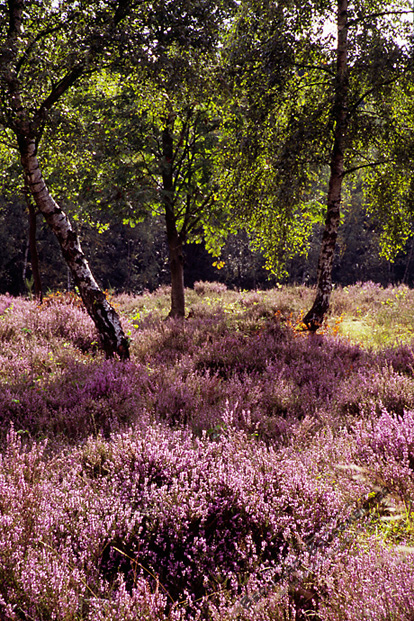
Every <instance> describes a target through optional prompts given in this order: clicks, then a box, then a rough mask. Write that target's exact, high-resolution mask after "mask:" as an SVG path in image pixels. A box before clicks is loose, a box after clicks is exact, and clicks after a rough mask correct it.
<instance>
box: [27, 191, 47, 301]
mask: <svg viewBox="0 0 414 621" xmlns="http://www.w3.org/2000/svg"><path fill="white" fill-rule="evenodd" d="M25 195H26V204H27V209H28V211H29V249H30V265H31V267H32V275H33V284H34V293H35V297H36V299H37V300H39V302H42V299H43V291H42V280H41V278H40V271H39V255H38V253H37V242H36V229H37V226H36V225H37V222H36V219H37V213H36V208H35V206H34V205H33V202H32V200H31V196H30V194H29V188H28V187H27V185H26V191H25Z"/></svg>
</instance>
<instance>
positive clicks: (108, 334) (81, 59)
mask: <svg viewBox="0 0 414 621" xmlns="http://www.w3.org/2000/svg"><path fill="white" fill-rule="evenodd" d="M124 5H125V3H122V2H119V3H117V5H116V6H115V7H114V8H112V7H111V9H112V10H110V9H109V8H108V7H107V11H106V12H103V13H102V12H99V11H97V8H98V6H99V3H97V5H96V7H94V8H95V11H93V10H92V11H90V12H89V15H86V17H89V20H90V19H91V17H92V18H93V17H95V19H97V20H98V21H100V22H101V26H102V25H103V26H105V27H106V28H109V27H110V28H115V27H116V26H117V24H118V23H119V21H120V20H121V19H122V17H123V16H124V8H125V6H124ZM89 20H88V19H85V13H82V11H81V8H79V7H78V6H77V5H74V6H73V7H72V8H69V9H66V8H65V6H64V3H59V4H57V3H54V2H48V1H46V0H45V1H44V2H36V3H35V2H30V1H25V0H8V2H7V4H6V3H2V4H1V5H0V84H1V87H2V101H1V108H0V122H1V124H2V126H3V127H4V128H6V130H10V131H11V132H12V133H13V134H14V136H15V138H16V142H17V147H18V151H19V153H20V160H21V164H22V168H23V173H24V177H25V183H26V184H27V187H28V189H29V191H30V193H31V195H32V196H33V199H34V201H35V204H36V206H37V207H38V209H39V210H40V212H41V213H42V214H43V216H44V217H45V219H46V221H47V223H48V224H49V226H50V227H51V229H52V230H53V232H54V234H55V235H56V237H57V239H58V241H59V244H60V246H61V249H62V253H63V256H64V258H65V260H66V262H67V264H68V266H69V268H70V270H71V272H72V275H73V278H74V281H75V283H76V284H77V286H78V287H79V291H80V294H81V297H82V299H83V301H84V304H85V306H86V309H87V311H88V313H89V314H90V316H91V317H92V319H93V321H94V322H95V325H96V327H97V330H98V333H99V335H100V337H101V340H102V345H103V348H104V350H105V352H106V354H107V355H108V356H112V355H114V353H118V354H119V356H120V357H121V358H122V359H125V358H128V356H129V347H128V341H127V339H126V338H125V335H124V332H123V330H122V327H121V323H120V320H119V317H118V315H117V313H116V311H115V309H114V308H113V307H112V306H111V305H110V304H109V302H108V301H107V300H106V297H105V294H104V293H103V292H102V291H101V290H100V288H99V286H98V284H97V283H96V281H95V279H94V277H93V275H92V272H91V270H90V268H89V265H88V262H87V260H86V257H85V255H84V253H83V252H82V248H81V246H80V243H79V239H78V237H77V235H76V234H75V232H74V230H73V228H72V226H71V223H70V221H69V219H68V217H67V215H66V213H65V212H64V211H63V209H62V208H61V207H60V206H59V204H58V203H57V202H56V201H55V199H54V198H53V197H52V196H51V194H50V192H49V190H48V187H47V185H46V182H45V180H44V177H43V174H42V170H41V167H40V162H39V158H38V148H39V143H40V141H41V138H42V133H43V130H44V127H45V124H46V122H47V118H48V115H49V112H50V110H51V109H52V108H53V107H54V106H55V105H56V104H57V103H58V102H59V101H60V100H61V99H62V98H63V97H64V95H65V94H66V92H67V91H68V90H69V89H70V88H71V87H72V86H73V85H74V84H75V83H76V81H77V80H78V79H79V78H80V77H81V76H82V74H85V73H86V72H87V71H88V69H89V64H90V63H91V62H92V61H94V60H95V56H96V55H97V54H98V52H99V51H100V50H99V46H98V44H97V41H96V35H97V34H98V33H97V31H96V30H94V31H93V35H95V36H92V37H89V36H85V31H86V32H87V30H88V28H89V27H90V25H91V24H90V21H89ZM85 21H86V22H87V23H86V25H85ZM82 28H83V30H84V31H83V32H82ZM99 34H102V30H101V32H100V33H99Z"/></svg>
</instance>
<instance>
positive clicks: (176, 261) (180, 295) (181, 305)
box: [167, 225, 185, 317]
mask: <svg viewBox="0 0 414 621" xmlns="http://www.w3.org/2000/svg"><path fill="white" fill-rule="evenodd" d="M168 228H169V227H168V225H167V239H168V249H169V252H170V272H171V310H170V317H184V316H185V293H184V255H183V244H182V242H181V240H180V236H179V235H178V233H177V231H176V230H175V232H174V231H171V230H170V232H168ZM174 228H175V227H174Z"/></svg>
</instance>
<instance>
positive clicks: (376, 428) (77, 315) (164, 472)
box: [0, 282, 414, 621]
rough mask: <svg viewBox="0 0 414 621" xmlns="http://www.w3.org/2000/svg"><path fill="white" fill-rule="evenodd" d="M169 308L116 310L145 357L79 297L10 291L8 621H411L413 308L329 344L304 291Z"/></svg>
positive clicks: (341, 300)
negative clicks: (380, 495) (111, 332)
mask: <svg viewBox="0 0 414 621" xmlns="http://www.w3.org/2000/svg"><path fill="white" fill-rule="evenodd" d="M168 295H169V291H168V289H167V288H163V289H160V290H159V291H157V292H155V293H152V294H149V293H148V294H144V295H142V296H131V295H125V294H124V295H120V296H115V297H114V298H113V302H114V303H115V304H116V305H117V308H118V310H119V312H120V313H121V317H122V320H123V324H124V328H125V331H126V333H127V334H128V335H129V336H130V338H131V339H132V340H131V353H132V355H131V360H130V361H129V362H120V361H117V360H105V359H104V358H103V356H102V354H101V353H100V350H99V348H98V347H97V336H96V334H95V332H94V329H93V324H92V322H91V321H90V319H89V317H88V316H87V315H86V313H85V312H84V311H83V309H82V307H81V305H80V304H79V303H78V301H77V299H76V296H73V295H72V296H71V295H67V294H55V295H53V296H49V298H48V299H47V300H46V301H45V303H44V304H43V305H42V306H40V307H39V306H38V305H37V304H36V302H34V301H30V300H25V299H23V298H12V297H11V296H0V347H1V349H0V356H1V366H0V416H1V422H2V424H1V437H0V441H1V446H2V453H1V461H0V488H1V490H0V491H1V493H0V529H1V537H0V610H1V618H4V619H6V620H9V619H10V620H19V621H20V620H23V619H35V620H36V621H37V620H39V621H40V620H42V621H43V620H46V619H58V620H60V619H62V620H63V619H64V620H65V621H66V620H75V619H76V620H85V621H86V620H91V621H92V620H94V621H95V620H100V619H102V620H103V619H105V620H106V619H111V620H112V619H113V620H114V621H121V620H123V619H131V620H132V619H143V620H145V619H147V620H155V619H161V620H162V619H165V620H167V619H171V620H184V619H189V620H192V619H194V620H195V619H199V620H200V621H201V620H210V619H211V620H214V621H216V620H217V621H218V620H219V619H220V620H221V619H228V621H230V620H233V619H241V620H245V621H253V620H254V621H256V620H261V619H263V621H270V620H282V619H283V620H286V621H287V620H292V619H295V620H298V621H299V620H303V619H307V618H309V619H311V618H312V619H315V618H316V619H321V620H334V621H342V620H349V621H351V620H354V619H355V620H356V619H381V620H382V619H383V620H384V621H385V620H387V621H388V620H392V619H407V620H408V619H410V610H412V608H413V603H414V602H413V600H414V588H413V584H414V570H413V566H414V565H413V547H412V544H413V507H412V498H413V493H414V478H413V464H414V431H413V430H414V380H413V364H414V351H413V348H412V345H411V327H410V326H411V325H412V323H410V318H411V315H412V311H411V308H414V306H413V302H414V299H413V297H414V293H413V292H412V291H411V290H410V289H408V288H407V287H395V288H391V287H390V288H387V289H383V288H381V287H378V286H377V285H374V284H373V283H364V284H359V285H355V286H353V287H349V288H347V289H338V290H337V291H335V292H334V297H333V305H332V312H331V315H330V316H329V317H328V320H327V323H326V325H325V326H324V329H323V330H322V331H321V333H320V334H316V335H309V334H308V333H307V332H304V331H302V330H301V325H300V319H301V316H302V314H303V310H304V308H306V307H307V306H308V305H309V300H310V299H311V298H312V291H311V290H309V289H306V288H302V287H290V288H279V289H274V290H270V291H266V292H261V291H256V292H235V291H227V290H226V289H225V287H224V286H223V285H220V284H217V283H202V282H200V283H196V286H195V288H194V290H191V291H188V292H187V300H188V318H187V319H186V320H184V321H177V320H171V319H166V315H167V308H168ZM362 323H363V325H364V326H365V328H366V329H364V330H362V328H361V324H362ZM349 326H351V328H350V329H349ZM367 326H368V327H367ZM392 335H394V338H392ZM384 487H387V489H388V490H389V493H387V496H386V498H385V499H384V501H383V502H381V503H380V504H378V505H377V506H376V508H375V509H374V510H373V511H370V513H369V514H367V515H364V516H363V517H361V519H358V520H356V521H354V522H352V523H349V524H348V525H347V527H346V528H344V529H343V530H342V531H340V532H339V534H338V532H337V533H336V534H334V535H333V536H332V538H330V533H334V532H335V528H336V527H337V525H338V524H340V523H341V522H343V521H344V520H346V519H347V517H349V515H350V514H351V513H352V511H354V510H355V509H356V508H358V506H360V505H361V503H363V502H364V500H365V499H366V498H368V497H369V495H371V496H372V494H373V493H374V492H376V491H377V490H379V489H381V488H384ZM309 541H313V542H314V543H313V549H312V552H311V551H310V549H309V544H308V542H309ZM292 564H293V565H292ZM292 566H293V567H294V571H293V570H290V569H289V568H290V567H292ZM258 593H259V596H257V594H258ZM255 594H256V597H255ZM246 596H247V598H248V599H247V600H246V599H245V600H243V597H246ZM249 598H250V599H249ZM243 601H244V602H246V601H247V602H248V604H247V605H245V606H243V605H242V603H241V602H243ZM356 601H357V602H358V606H356Z"/></svg>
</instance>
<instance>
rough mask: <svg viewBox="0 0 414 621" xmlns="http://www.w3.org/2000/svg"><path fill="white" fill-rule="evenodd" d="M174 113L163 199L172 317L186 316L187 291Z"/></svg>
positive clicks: (166, 143) (168, 128)
mask: <svg viewBox="0 0 414 621" xmlns="http://www.w3.org/2000/svg"><path fill="white" fill-rule="evenodd" d="M174 118H175V115H174V113H170V114H169V116H168V118H167V120H166V124H165V128H164V131H163V134H162V154H163V161H162V183H163V191H162V200H163V204H164V211H165V224H166V228H167V241H168V250H169V254H170V274H171V310H170V317H177V318H182V317H185V293H184V255H183V245H184V242H183V239H182V236H181V235H180V233H179V232H178V231H177V218H176V214H175V212H174V179H173V159H174V144H173V136H172V127H173V125H174Z"/></svg>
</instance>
